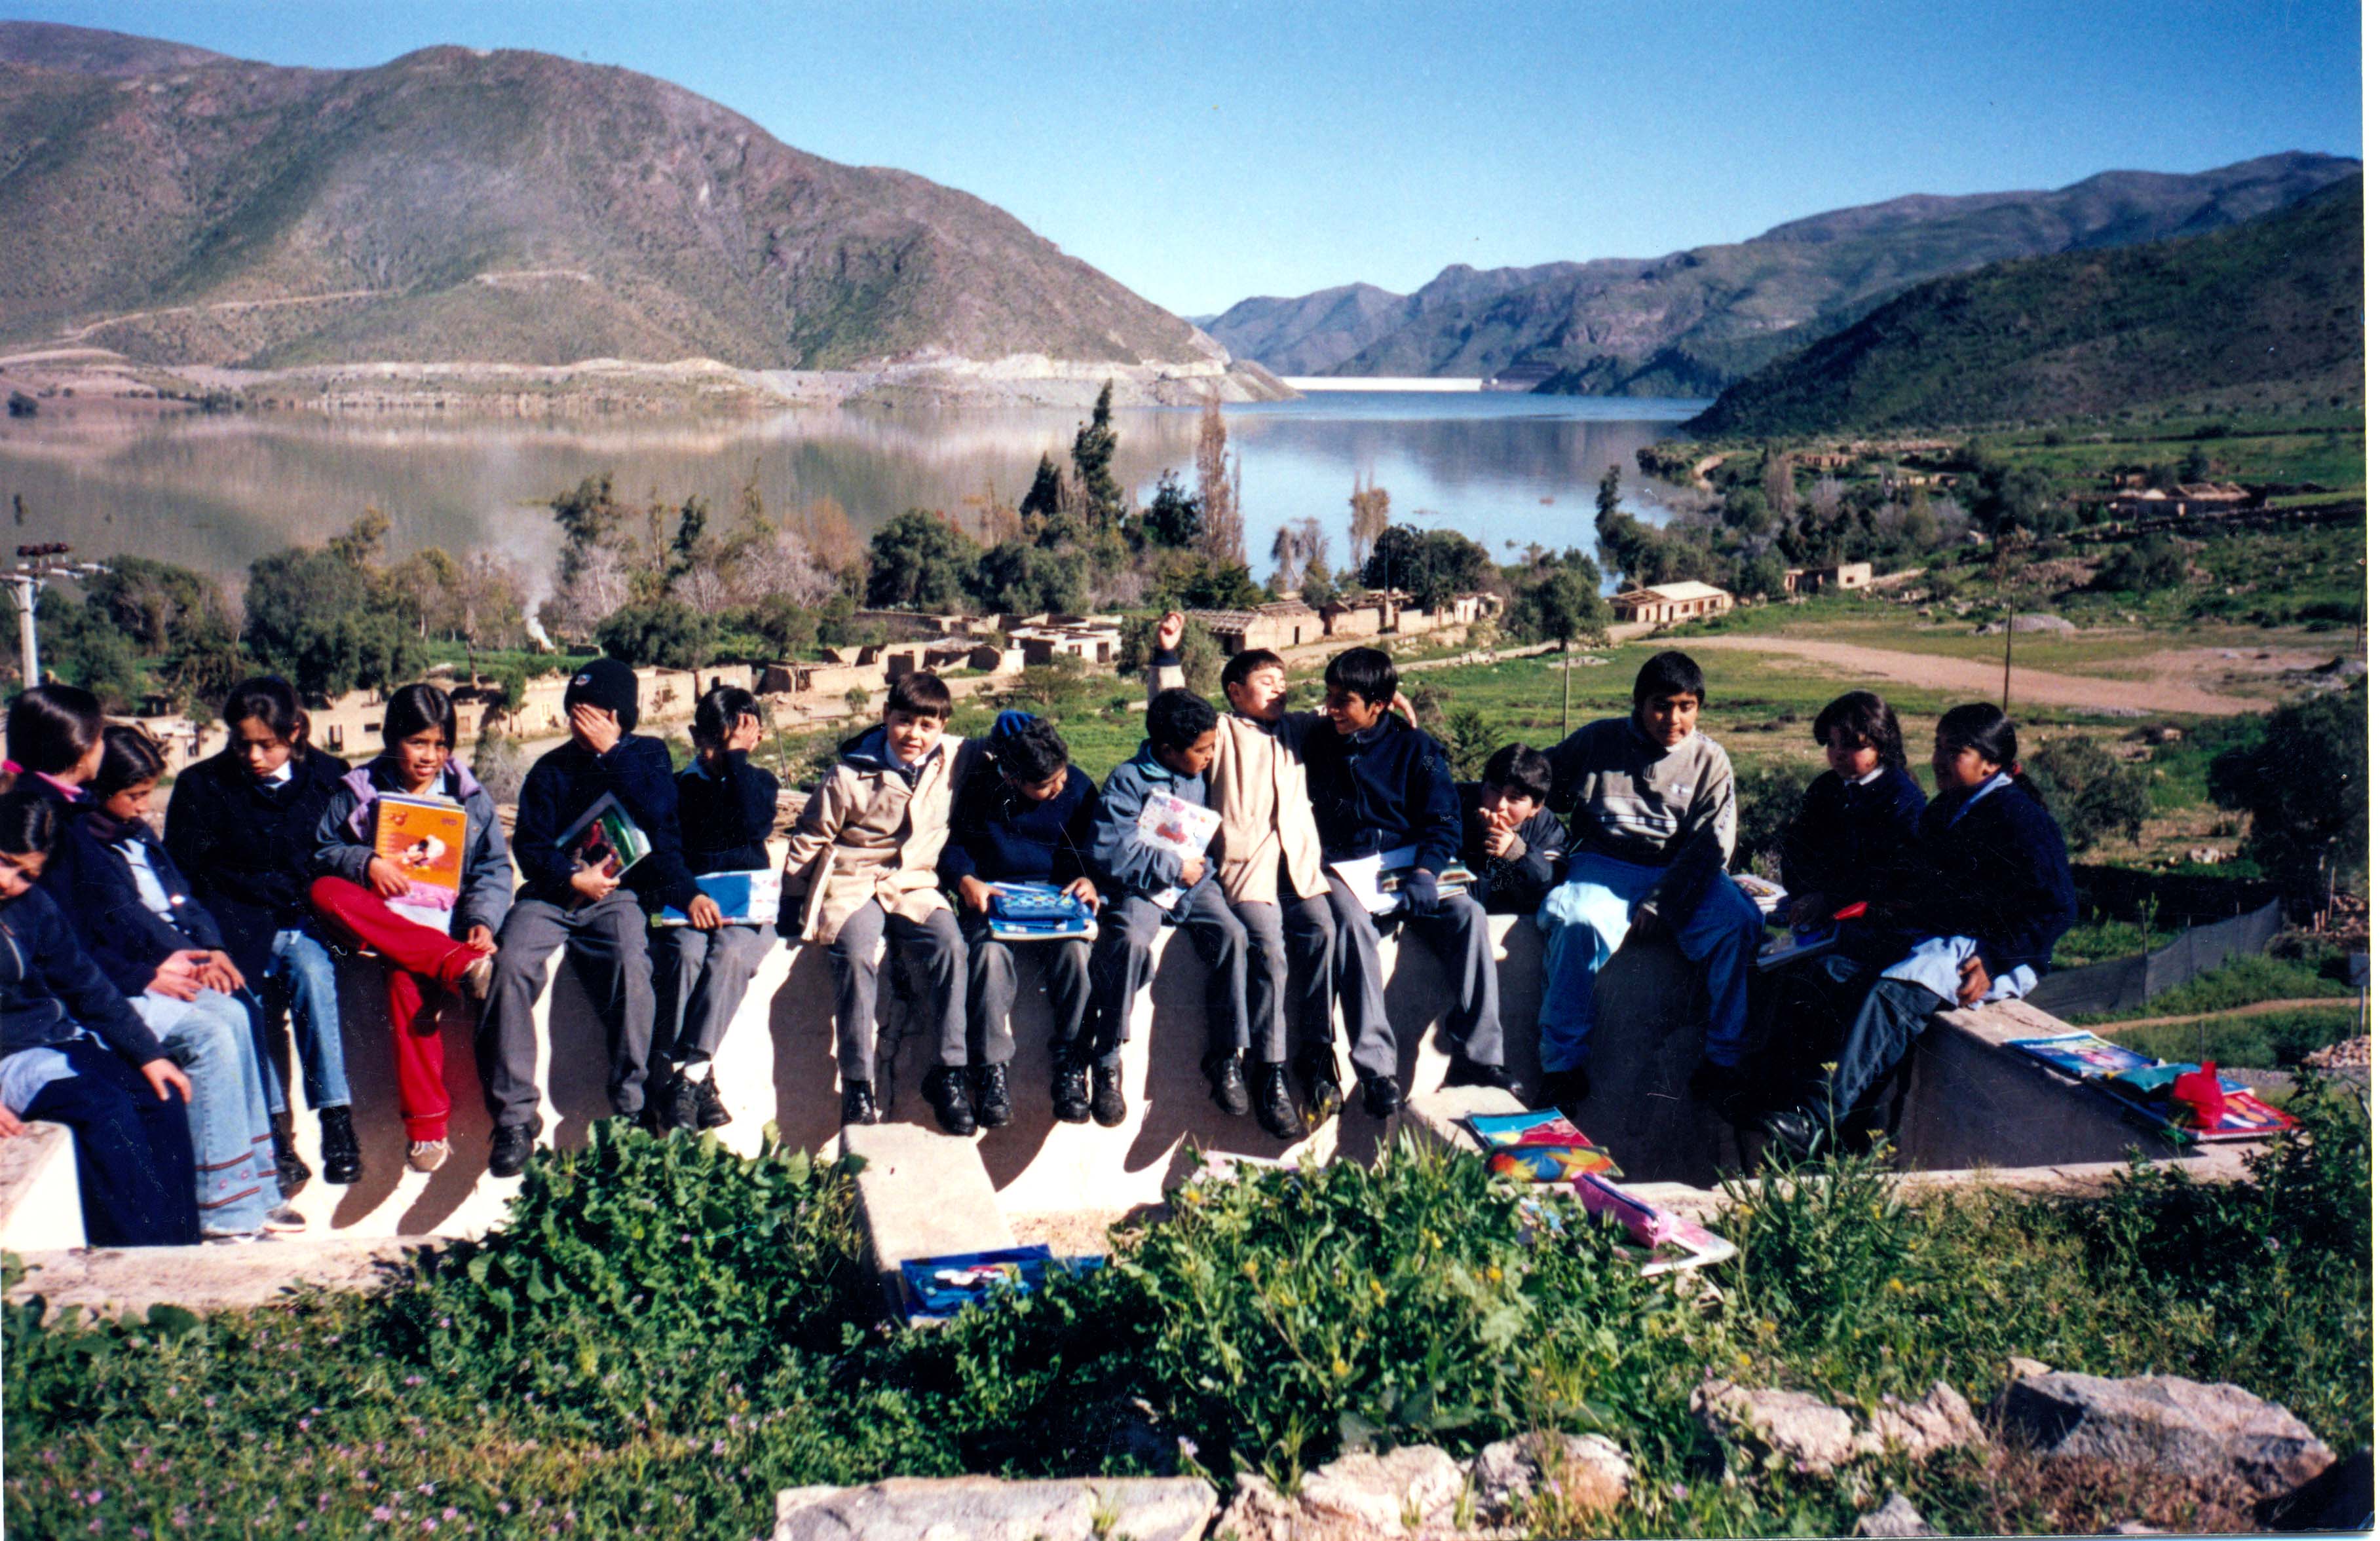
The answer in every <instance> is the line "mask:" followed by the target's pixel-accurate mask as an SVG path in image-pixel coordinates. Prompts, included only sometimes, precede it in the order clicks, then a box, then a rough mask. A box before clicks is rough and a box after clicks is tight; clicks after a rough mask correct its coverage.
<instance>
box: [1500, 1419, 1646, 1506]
mask: <svg viewBox="0 0 2380 1541" xmlns="http://www.w3.org/2000/svg"><path fill="white" fill-rule="evenodd" d="M1548 1442H1551V1443H1552V1444H1553V1445H1554V1449H1553V1450H1551V1451H1548V1450H1547V1449H1546V1444H1547V1443H1548ZM1548 1454H1550V1455H1551V1456H1552V1457H1553V1464H1554V1470H1553V1471H1552V1472H1551V1473H1550V1474H1548V1472H1547V1471H1546V1458H1547V1457H1548ZM1628 1478H1629V1467H1628V1454H1627V1452H1626V1451H1625V1450H1621V1448H1620V1447H1619V1446H1618V1445H1615V1444H1613V1443H1612V1442H1611V1441H1610V1440H1609V1439H1606V1438H1603V1437H1602V1436H1601V1435H1599V1434H1570V1435H1564V1436H1562V1437H1560V1439H1558V1440H1552V1441H1545V1440H1542V1439H1541V1438H1537V1437H1531V1438H1521V1439H1504V1440H1500V1441H1498V1442H1497V1443H1495V1444H1492V1445H1490V1446H1488V1448H1487V1449H1486V1450H1481V1451H1480V1452H1479V1453H1478V1455H1477V1456H1475V1458H1473V1460H1472V1462H1471V1491H1472V1495H1473V1497H1474V1498H1475V1499H1477V1501H1478V1503H1479V1506H1480V1508H1481V1509H1483V1510H1486V1511H1492V1512H1495V1513H1498V1514H1508V1513H1510V1512H1511V1511H1512V1509H1513V1508H1514V1507H1515V1506H1517V1505H1519V1504H1522V1503H1524V1502H1526V1501H1527V1500H1528V1499H1531V1498H1532V1497H1534V1496H1535V1495H1536V1491H1537V1486H1538V1485H1539V1483H1540V1482H1542V1481H1547V1480H1550V1482H1551V1484H1552V1486H1553V1487H1554V1488H1555V1490H1556V1491H1558V1492H1560V1494H1561V1495H1562V1497H1564V1498H1565V1499H1569V1500H1570V1501H1571V1502H1572V1503H1573V1504H1575V1505H1577V1506H1578V1507H1580V1508H1582V1509H1590V1510H1600V1509H1609V1508H1610V1507H1612V1506H1613V1505H1614V1504H1617V1503H1618V1502H1619V1501H1620V1500H1621V1499H1622V1498H1624V1497H1626V1496H1627V1492H1628Z"/></svg>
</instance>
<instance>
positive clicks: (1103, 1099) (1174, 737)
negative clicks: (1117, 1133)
mask: <svg viewBox="0 0 2380 1541" xmlns="http://www.w3.org/2000/svg"><path fill="white" fill-rule="evenodd" d="M1216 731H1217V730H1216V726H1215V709H1214V708H1213V707H1211V706H1209V705H1208V704H1207V702H1206V701H1204V700H1202V699H1200V698H1198V697H1196V696H1195V695H1193V694H1191V693H1190V692H1189V691H1187V690H1160V691H1159V692H1158V693H1157V697H1156V698H1155V699H1153V700H1151V701H1150V702H1149V703H1148V736H1147V738H1145V739H1143V740H1142V741H1141V745H1140V748H1139V750H1138V752H1136V753H1135V754H1134V756H1133V757H1132V758H1130V759H1128V760H1125V761H1124V762H1123V764H1122V765H1119V766H1117V767H1116V768H1115V769H1114V770H1113V771H1110V772H1108V780H1107V785H1106V787H1105V788H1104V789H1103V790H1102V791H1101V793H1100V795H1099V819H1098V821H1097V823H1096V825H1095V826H1094V832H1093V834H1092V839H1091V866H1092V868H1093V869H1094V870H1095V871H1096V873H1097V874H1098V876H1099V882H1100V887H1101V890H1102V892H1104V893H1105V894H1106V895H1107V900H1108V903H1107V906H1106V908H1105V909H1104V910H1103V911H1102V912H1101V914H1100V916H1099V940H1098V941H1097V942H1096V943H1094V944H1093V947H1092V950H1091V995H1092V1010H1093V1012H1094V1013H1095V1016H1094V1027H1093V1031H1092V1035H1091V1063H1090V1065H1089V1067H1088V1069H1089V1075H1090V1086H1089V1087H1088V1098H1087V1100H1088V1104H1089V1108H1090V1113H1091V1116H1092V1117H1093V1118H1095V1119H1097V1120H1098V1121H1099V1122H1100V1123H1102V1124H1104V1125H1106V1126H1108V1127H1110V1128H1113V1127H1114V1126H1115V1125H1117V1124H1119V1123H1122V1122H1123V1120H1124V1113H1125V1106H1124V1097H1123V1045H1124V1042H1125V1040H1126V1039H1127V1038H1128V1037H1130V1036H1131V1029H1132V1005H1133V1001H1135V1000H1136V999H1138V997H1139V995H1140V989H1141V987H1142V986H1143V985H1145V984H1147V982H1148V968H1149V950H1150V948H1151V947H1152V945H1154V943H1155V942H1156V940H1157V932H1158V928H1160V926H1179V927H1181V928H1183V929H1184V930H1185V931H1187V932H1189V933H1190V941H1191V944H1192V945H1193V946H1195V947H1196V948H1197V950H1198V955H1199V956H1200V957H1202V958H1204V959H1205V960H1206V961H1207V969H1208V974H1207V1052H1206V1054H1205V1056H1204V1057H1203V1058H1202V1059H1201V1060H1200V1062H1199V1067H1200V1068H1201V1069H1202V1070H1204V1071H1205V1072H1206V1073H1207V1083H1208V1087H1209V1089H1210V1090H1211V1091H1212V1092H1213V1094H1214V1098H1215V1102H1216V1105H1217V1106H1218V1107H1220V1108H1222V1109H1223V1110H1224V1111H1226V1112H1233V1113H1237V1112H1245V1110H1246V1108H1247V1101H1246V1095H1247V1094H1246V1089H1245V1082H1243V1081H1241V1080H1240V1066H1239V1060H1240V1056H1241V1055H1242V1054H1243V1053H1245V1051H1246V1050H1247V1046H1248V996H1247V951H1248V933H1247V928H1245V926H1243V925H1241V924H1240V920H1239V917H1238V916H1234V915H1233V913H1232V906H1231V904H1230V902H1229V901H1228V900H1226V899H1225V898H1224V897H1223V891H1222V887H1221V885H1220V884H1219V883H1217V882H1216V881H1215V869H1214V864H1213V863H1212V862H1211V861H1209V860H1208V855H1207V854H1206V853H1204V852H1201V853H1200V854H1198V855H1188V856H1185V855H1180V854H1178V853H1176V852H1174V851H1171V850H1167V849H1164V848H1163V847H1161V846H1159V845H1154V844H1151V843H1149V842H1148V841H1147V840H1145V839H1143V838H1142V837H1141V834H1140V819H1141V810H1142V808H1143V807H1146V806H1147V803H1148V801H1149V799H1150V798H1151V797H1154V796H1156V795H1160V794H1165V795H1172V796H1174V797H1178V798H1180V799H1181V800H1182V801H1183V802H1184V803H1188V804H1190V805H1192V806H1193V807H1201V808H1203V807H1206V806H1207V767H1208V765H1209V764H1210V763H1212V762H1213V760H1214V758H1215V740H1216ZM1083 1074H1084V1066H1083V1064H1082V1062H1081V1061H1080V1060H1079V1059H1076V1058H1074V1057H1071V1056H1070V1057H1069V1058H1068V1060H1067V1061H1066V1062H1065V1064H1064V1068H1063V1069H1062V1072H1061V1074H1060V1097H1059V1116H1060V1117H1061V1118H1064V1117H1067V1116H1068V1115H1069V1112H1070V1110H1072V1109H1073V1108H1075V1106H1077V1105H1078V1103H1079V1102H1080V1101H1081V1100H1082V1099H1083V1093H1084V1089H1085V1088H1084V1086H1083ZM1233 1086H1238V1087H1239V1098H1238V1107H1237V1108H1236V1109H1235V1108H1234V1107H1233V1100H1232V1095H1231V1094H1232V1090H1233ZM1075 1116H1076V1117H1079V1116H1080V1115H1079V1114H1075Z"/></svg>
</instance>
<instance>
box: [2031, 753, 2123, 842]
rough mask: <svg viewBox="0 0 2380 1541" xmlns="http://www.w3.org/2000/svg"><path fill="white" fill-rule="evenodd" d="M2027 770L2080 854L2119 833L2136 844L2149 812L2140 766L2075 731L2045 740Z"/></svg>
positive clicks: (2051, 812) (2050, 810)
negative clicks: (2072, 734)
mask: <svg viewBox="0 0 2380 1541" xmlns="http://www.w3.org/2000/svg"><path fill="white" fill-rule="evenodd" d="M2025 770H2026V771H2027V772H2028V773H2029V774H2030V775H2031V777H2032V779H2033V783H2034V785H2035V786H2036V787H2038V788H2039V789H2040V791H2041V800H2042V802H2043V803H2044V804H2045V805H2046V806H2047V807H2048V809H2049V812H2050V815H2051V817H2053V818H2055V819H2057V820H2058V828H2059V829H2062V830H2064V831H2066V839H2067V843H2069V844H2070V846H2072V848H2073V849H2074V851H2075V852H2076V853H2077V854H2078V855H2079V854H2080V853H2082V852H2084V851H2088V850H2089V849H2090V848H2091V847H2092V846H2094V845H2095V844H2097V843H2099V842H2100V841H2102V840H2105V839H2106V838H2107V836H2109V835H2112V834H2117V833H2121V834H2122V835H2124V836H2125V838H2127V839H2129V840H2131V841H2132V842H2133V843H2139V841H2140V838H2141V827H2142V826H2143V824H2145V823H2146V822H2147V821H2148V817H2149V813H2150V811H2151V808H2150V802H2149V778H2148V774H2147V772H2146V771H2143V769H2142V768H2141V767H2139V766H2137V765H2126V764H2125V763H2124V762H2123V761H2121V760H2119V759H2118V758H2116V757H2115V756H2114V755H2112V754H2110V753H2108V751H2107V748H2106V747H2105V746H2102V745H2099V744H2095V743H2093V742H2092V741H2091V740H2090V739H2087V738H2083V737H2081V736H2079V735H2078V736H2075V737H2072V738H2059V739H2053V740H2051V741H2050V742H2049V743H2047V744H2045V745H2043V746H2041V748H2040V749H2039V750H2038V751H2037V752H2035V753H2034V756H2033V758H2031V759H2030V760H2028V761H2026V763H2025Z"/></svg>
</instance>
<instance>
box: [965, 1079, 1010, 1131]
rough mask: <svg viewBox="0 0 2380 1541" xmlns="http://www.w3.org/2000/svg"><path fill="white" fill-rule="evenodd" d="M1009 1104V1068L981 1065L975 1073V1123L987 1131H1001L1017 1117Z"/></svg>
mask: <svg viewBox="0 0 2380 1541" xmlns="http://www.w3.org/2000/svg"><path fill="white" fill-rule="evenodd" d="M1015 1116H1016V1114H1015V1110H1014V1109H1013V1108H1011V1107H1010V1106H1009V1102H1008V1067H1007V1066H1006V1065H979V1066H977V1068H976V1072H975V1121H976V1122H977V1123H979V1124H981V1125H983V1126H984V1127H985V1128H986V1129H1001V1128H1005V1127H1006V1126H1007V1123H1008V1121H1009V1120H1010V1119H1012V1118H1014V1117H1015Z"/></svg>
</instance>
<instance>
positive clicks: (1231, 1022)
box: [1091, 880, 1248, 1064]
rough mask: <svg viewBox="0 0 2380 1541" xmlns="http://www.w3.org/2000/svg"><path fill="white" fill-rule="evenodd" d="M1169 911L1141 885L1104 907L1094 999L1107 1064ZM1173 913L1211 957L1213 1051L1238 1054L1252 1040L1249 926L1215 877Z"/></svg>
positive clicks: (1096, 1035) (1097, 1048)
mask: <svg viewBox="0 0 2380 1541" xmlns="http://www.w3.org/2000/svg"><path fill="white" fill-rule="evenodd" d="M1167 919H1168V916H1167V914H1166V912H1165V911H1163V910H1160V909H1159V908H1158V907H1157V906H1156V904H1153V903H1151V902H1150V901H1149V900H1147V899H1146V898H1143V897H1142V896H1141V895H1139V894H1136V893H1135V894H1132V895H1129V896H1128V897H1125V898H1123V899H1119V900H1116V901H1115V902H1114V903H1112V904H1109V905H1108V906H1107V908H1105V909H1103V910H1101V911H1100V912H1099V940H1097V941H1095V942H1093V943H1092V944H1091V1001H1092V1005H1093V1008H1094V1009H1095V1011H1096V1012H1097V1013H1098V1015H1097V1018H1096V1022H1095V1025H1094V1026H1093V1028H1092V1031H1091V1054H1092V1057H1093V1058H1094V1059H1096V1060H1098V1061H1099V1063H1101V1064H1114V1063H1116V1062H1118V1061H1120V1060H1122V1059H1123V1046H1124V1043H1125V1041H1126V1040H1127V1039H1129V1038H1130V1037H1132V1003H1133V1001H1135V1000H1137V999H1139V996H1140V991H1141V987H1142V986H1144V985H1146V984H1147V983H1148V973H1149V956H1148V954H1149V949H1150V947H1151V946H1153V945H1154V944H1155V942H1156V940H1157V931H1158V928H1159V927H1160V926H1162V925H1164V924H1165V923H1166V921H1167ZM1172 923H1173V924H1174V925H1176V926H1179V927H1181V928H1183V929H1184V930H1185V931H1187V932H1189V933H1190V944H1191V945H1192V946H1194V947H1196V948H1197V949H1198V955H1199V956H1200V957H1201V958H1204V959H1205V960H1206V962H1207V1057H1208V1058H1209V1059H1212V1058H1215V1057H1218V1056H1220V1055H1224V1054H1236V1053H1238V1052H1239V1051H1240V1050H1243V1049H1245V1048H1246V1047H1247V1046H1248V933H1247V928H1245V927H1244V926H1242V925H1241V924H1240V921H1239V917H1238V916H1234V915H1233V913H1232V906H1231V903H1230V901H1228V900H1226V899H1225V898H1224V897H1223V891H1222V889H1221V888H1220V887H1218V886H1217V885H1216V884H1215V883H1214V882H1213V881H1211V880H1209V881H1205V882H1201V883H1200V884H1199V885H1198V886H1197V887H1196V888H1194V889H1192V890H1191V891H1190V892H1189V893H1188V894H1187V895H1185V896H1184V898H1183V900H1182V901H1181V903H1180V904H1179V905H1178V906H1177V907H1176V908H1175V910H1174V913H1173V915H1172Z"/></svg>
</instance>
